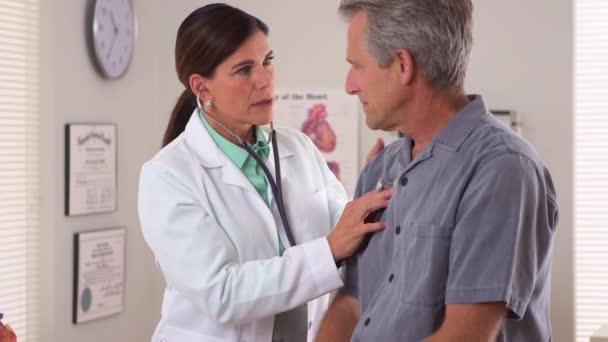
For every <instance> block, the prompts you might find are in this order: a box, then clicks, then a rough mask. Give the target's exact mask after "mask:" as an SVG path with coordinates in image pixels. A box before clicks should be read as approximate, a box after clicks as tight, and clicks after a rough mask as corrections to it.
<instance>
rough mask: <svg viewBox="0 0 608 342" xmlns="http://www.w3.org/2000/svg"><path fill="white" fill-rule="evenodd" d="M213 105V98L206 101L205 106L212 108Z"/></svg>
mask: <svg viewBox="0 0 608 342" xmlns="http://www.w3.org/2000/svg"><path fill="white" fill-rule="evenodd" d="M211 106H213V102H211V100H207V101H205V107H207V108H211Z"/></svg>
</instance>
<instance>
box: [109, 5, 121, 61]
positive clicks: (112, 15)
mask: <svg viewBox="0 0 608 342" xmlns="http://www.w3.org/2000/svg"><path fill="white" fill-rule="evenodd" d="M110 20H112V28H113V32H114V36H113V37H112V43H110V49H109V50H108V55H107V57H106V58H110V55H111V54H112V49H113V48H114V42H115V41H116V37H117V36H118V32H119V31H118V25H117V24H116V19H114V13H113V12H110Z"/></svg>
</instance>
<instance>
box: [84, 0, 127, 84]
mask: <svg viewBox="0 0 608 342" xmlns="http://www.w3.org/2000/svg"><path fill="white" fill-rule="evenodd" d="M134 45H135V16H134V12H133V6H132V5H131V0H96V1H95V7H94V9H93V47H94V51H95V57H96V59H97V64H98V65H99V68H100V69H101V71H102V72H103V74H104V75H105V76H106V77H108V78H119V77H121V76H122V75H124V74H125V72H126V71H127V68H128V67H129V64H130V63H131V56H132V55H133V46H134Z"/></svg>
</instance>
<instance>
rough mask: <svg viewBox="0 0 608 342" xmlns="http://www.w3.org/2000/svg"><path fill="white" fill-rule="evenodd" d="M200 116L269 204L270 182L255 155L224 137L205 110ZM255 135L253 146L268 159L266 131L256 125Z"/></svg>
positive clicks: (216, 141) (280, 249)
mask: <svg viewBox="0 0 608 342" xmlns="http://www.w3.org/2000/svg"><path fill="white" fill-rule="evenodd" d="M199 116H200V118H201V121H203V125H204V126H205V128H206V129H207V132H209V135H211V138H212V139H213V141H215V144H216V145H217V147H219V149H220V150H222V152H224V154H225V155H226V156H227V157H228V158H230V160H232V162H233V163H234V164H235V165H236V166H237V167H238V168H239V169H240V170H241V172H243V174H244V175H245V177H247V179H249V181H250V182H251V184H252V185H253V187H254V188H255V190H256V191H257V192H258V193H259V194H260V196H261V197H262V199H263V200H264V203H266V205H269V204H270V203H269V199H268V183H267V180H266V176H265V175H264V171H263V170H262V167H261V166H260V165H258V163H257V162H256V161H255V159H253V157H252V156H250V155H249V153H247V151H245V149H243V148H242V147H240V146H238V145H236V144H234V143H233V142H232V141H230V140H228V139H226V138H224V137H223V136H221V135H220V134H219V133H218V132H217V131H216V130H215V129H214V128H213V127H211V125H209V122H207V118H205V115H203V111H201V110H199ZM255 137H256V142H255V144H254V145H253V146H251V147H252V148H253V150H254V151H255V152H256V153H257V154H258V156H260V158H261V159H262V160H264V161H265V160H267V159H268V155H269V154H270V147H268V145H267V142H266V141H264V132H263V131H262V128H261V127H259V126H256V127H255ZM283 251H285V246H284V245H283V242H282V241H281V239H280V238H279V252H280V255H282V254H283Z"/></svg>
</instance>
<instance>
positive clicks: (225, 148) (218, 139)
mask: <svg viewBox="0 0 608 342" xmlns="http://www.w3.org/2000/svg"><path fill="white" fill-rule="evenodd" d="M203 114H204V113H203V111H200V110H199V116H200V118H201V121H202V122H203V125H204V126H205V128H206V129H207V132H209V135H210V136H211V138H212V139H213V141H214V142H215V144H216V145H217V146H218V147H219V149H220V150H222V152H224V154H225V155H226V156H227V157H228V158H230V160H232V161H233V162H234V164H235V165H236V166H237V167H238V168H239V169H243V168H244V167H245V165H246V162H247V160H248V159H249V158H251V156H250V155H249V153H247V151H246V150H245V149H244V148H242V147H241V146H239V145H237V144H235V143H233V142H232V141H230V140H228V139H226V138H225V137H223V136H222V135H221V134H219V133H218V132H217V131H216V130H215V129H214V128H213V127H211V125H210V124H209V122H208V121H207V118H206V117H205V115H203ZM255 136H256V142H255V144H253V145H250V146H251V147H252V149H253V150H254V151H255V152H256V153H257V154H258V155H259V156H260V157H261V158H262V159H263V160H266V159H267V158H268V155H269V154H270V148H269V147H268V144H267V143H266V139H267V137H266V135H265V134H264V131H263V130H262V128H261V127H259V126H255Z"/></svg>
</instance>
